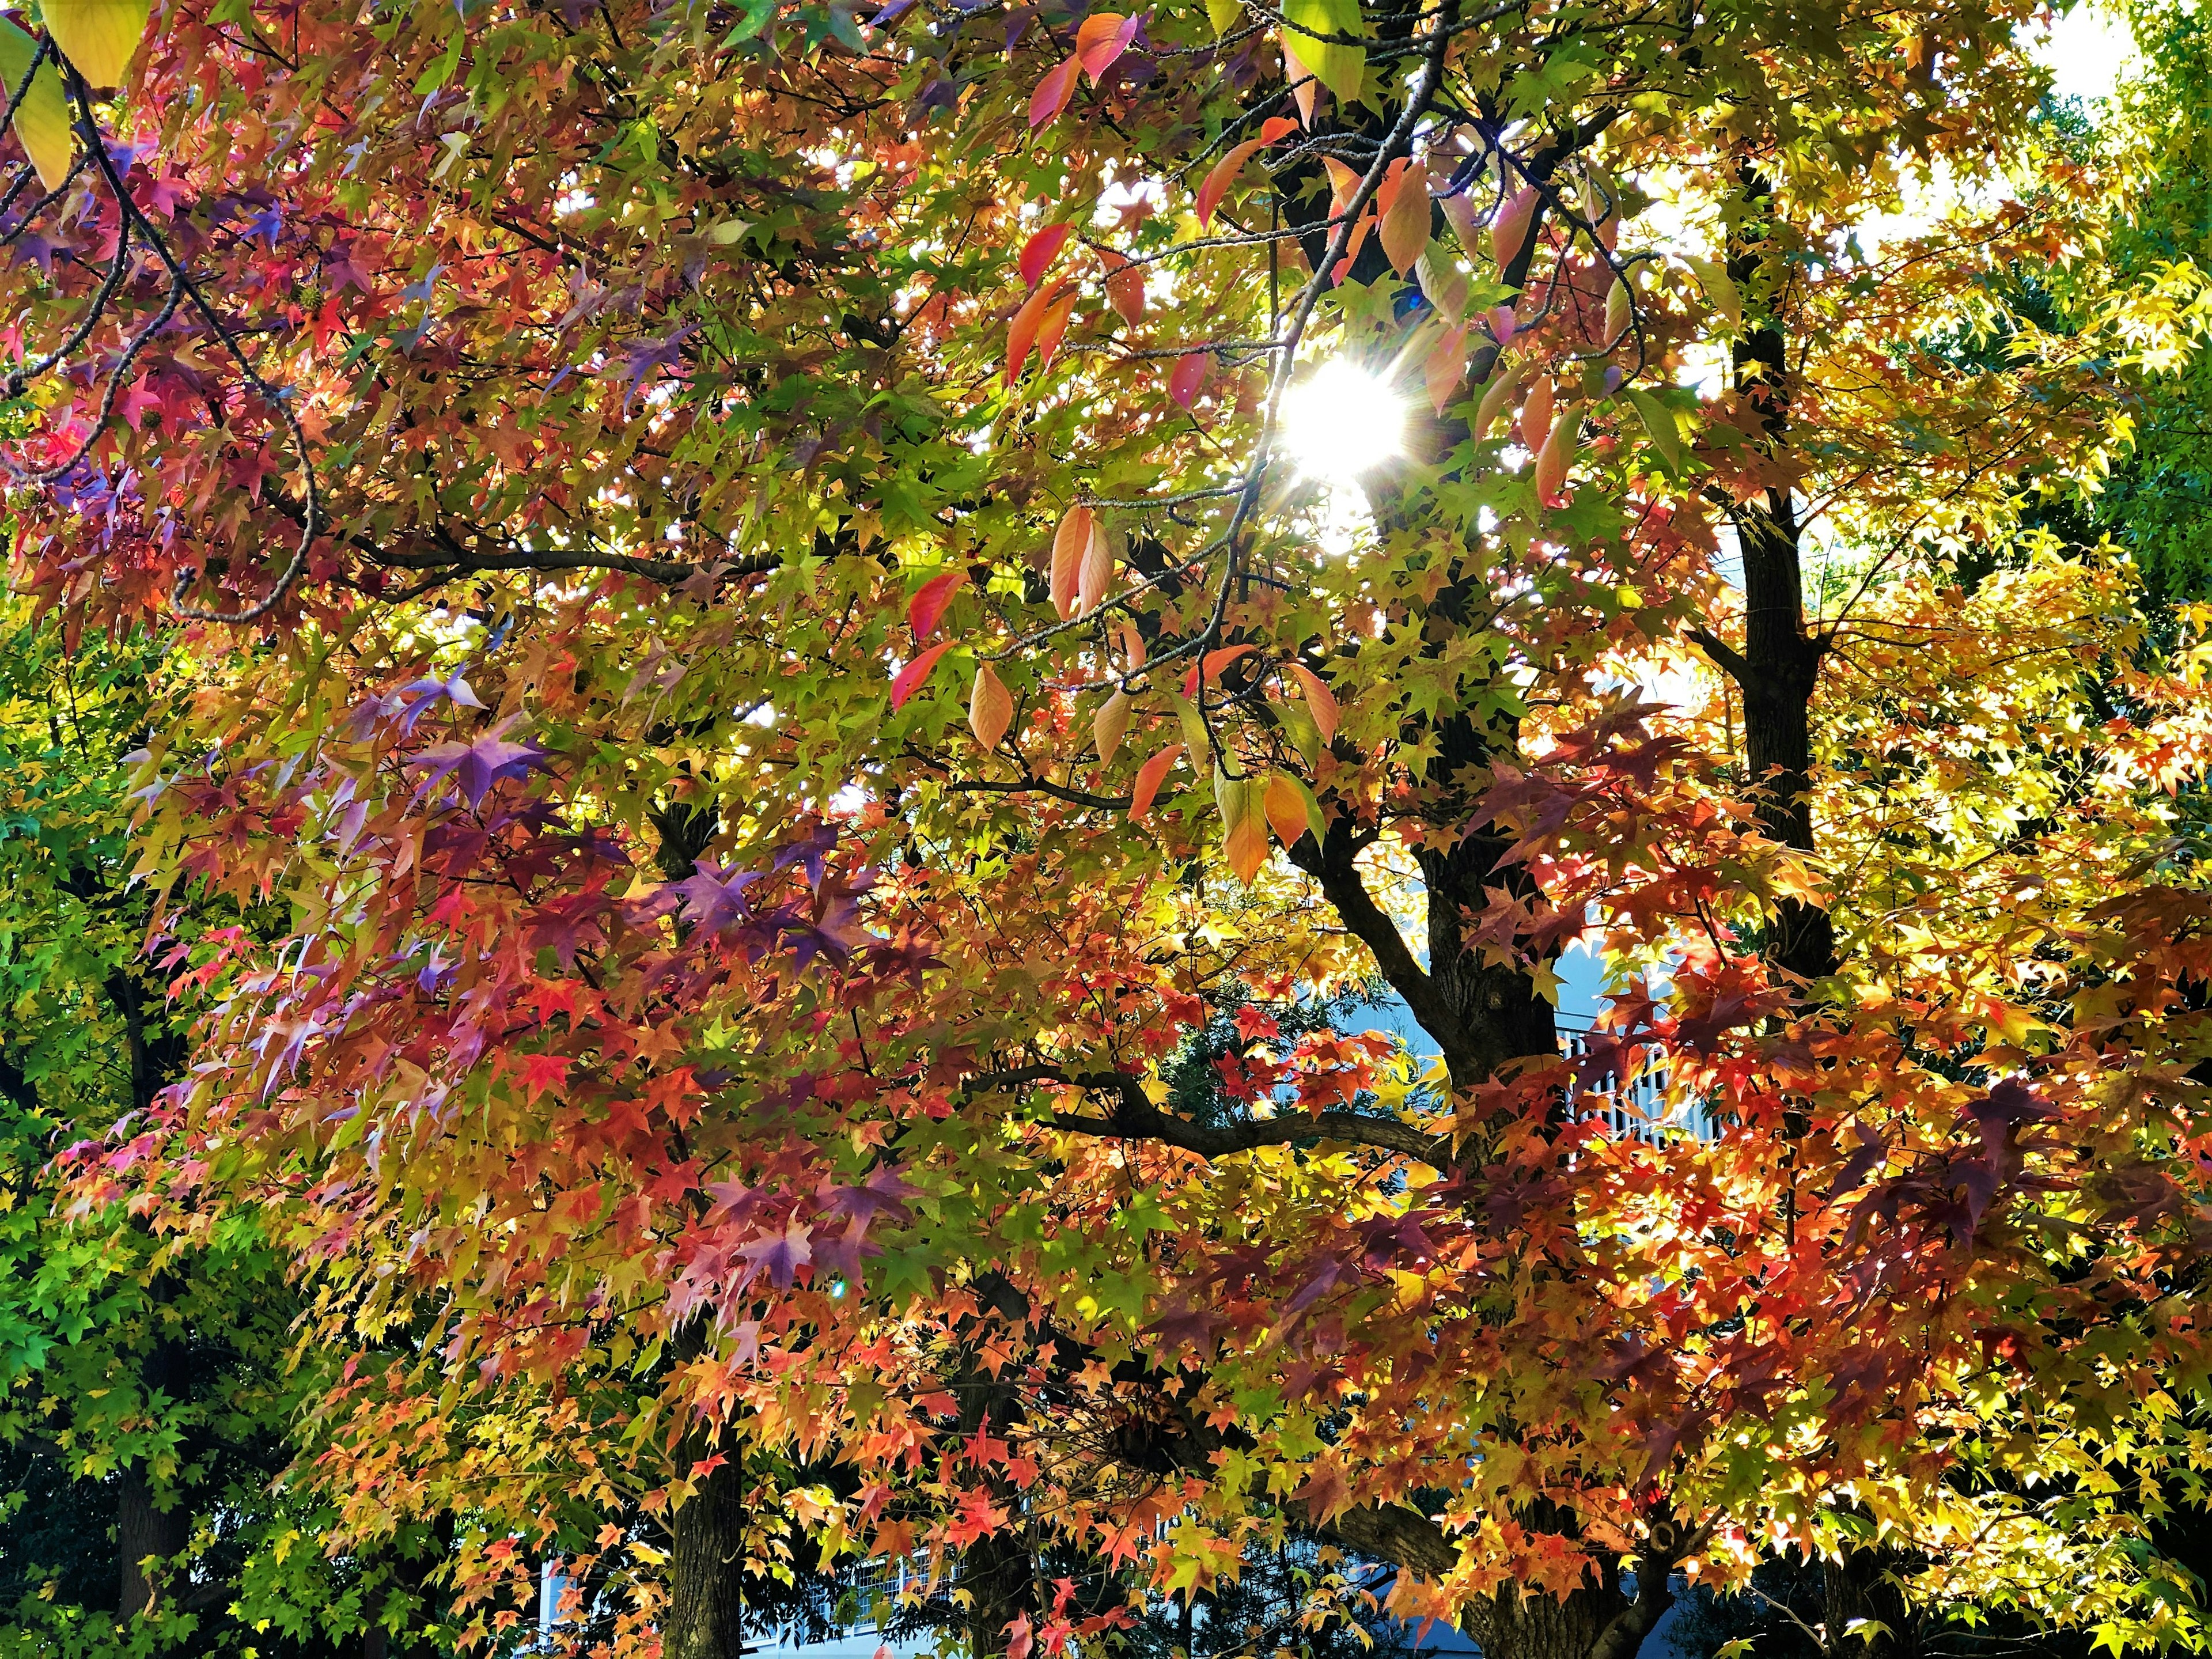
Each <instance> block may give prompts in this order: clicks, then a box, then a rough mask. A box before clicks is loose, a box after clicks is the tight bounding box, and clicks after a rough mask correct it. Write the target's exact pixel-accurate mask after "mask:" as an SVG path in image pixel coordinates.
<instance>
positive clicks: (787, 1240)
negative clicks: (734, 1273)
mask: <svg viewBox="0 0 2212 1659" xmlns="http://www.w3.org/2000/svg"><path fill="white" fill-rule="evenodd" d="M812 1237H813V1229H812V1228H811V1227H810V1226H808V1225H807V1224H806V1223H805V1222H803V1221H800V1220H799V1219H797V1218H793V1220H792V1221H791V1223H790V1225H787V1227H786V1228H785V1229H784V1230H783V1231H781V1232H780V1233H770V1234H769V1235H767V1236H766V1237H760V1238H756V1239H754V1240H752V1241H751V1242H750V1243H748V1244H746V1245H745V1246H744V1248H742V1249H739V1250H738V1255H741V1256H743V1257H744V1259H745V1260H746V1261H750V1262H751V1263H753V1264H754V1266H755V1267H758V1268H762V1269H764V1270H765V1271H766V1272H767V1273H768V1276H769V1283H770V1284H772V1285H775V1288H776V1289H778V1290H780V1291H787V1290H789V1289H790V1288H791V1285H792V1281H793V1279H795V1278H796V1277H797V1275H798V1272H799V1269H800V1268H801V1267H805V1266H807V1265H808V1264H809V1263H810V1262H811V1261H813V1260H814V1246H813V1243H811V1240H812Z"/></svg>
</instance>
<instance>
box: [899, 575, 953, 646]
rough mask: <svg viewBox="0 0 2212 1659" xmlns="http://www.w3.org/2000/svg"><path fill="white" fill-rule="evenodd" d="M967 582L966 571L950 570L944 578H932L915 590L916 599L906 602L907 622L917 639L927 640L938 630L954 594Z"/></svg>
mask: <svg viewBox="0 0 2212 1659" xmlns="http://www.w3.org/2000/svg"><path fill="white" fill-rule="evenodd" d="M966 580H968V573H967V572H966V571H964V570H948V571H946V572H945V574H943V575H942V576H932V577H931V578H930V579H929V580H927V581H926V582H924V583H923V584H922V585H921V586H920V587H917V588H916V589H915V591H914V597H913V598H912V599H908V601H907V602H906V620H907V626H908V627H909V628H911V629H914V636H915V639H917V640H921V639H927V637H928V636H929V635H931V634H932V633H933V632H934V631H935V630H936V628H937V622H938V618H939V617H942V616H943V615H944V614H945V606H946V605H950V604H951V602H952V596H953V594H955V593H956V592H958V591H959V590H960V586H961V584H962V583H963V582H965V581H966Z"/></svg>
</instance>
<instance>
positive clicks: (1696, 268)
mask: <svg viewBox="0 0 2212 1659" xmlns="http://www.w3.org/2000/svg"><path fill="white" fill-rule="evenodd" d="M1682 263H1683V264H1686V265H1687V266H1689V268H1690V269H1691V270H1692V272H1693V273H1695V275H1696V276H1697V279H1698V286H1699V288H1701V289H1705V303H1706V304H1707V305H1709V306H1711V307H1712V308H1713V309H1714V310H1715V311H1717V312H1719V313H1720V314H1721V315H1722V316H1723V317H1725V318H1727V319H1728V321H1729V327H1730V328H1741V326H1742V325H1743V295H1741V294H1740V293H1739V292H1737V290H1736V285H1735V278H1734V277H1732V276H1729V274H1728V267H1727V266H1726V265H1724V264H1722V263H1721V262H1720V261H1719V260H1717V259H1700V258H1698V257H1697V256H1696V255H1695V254H1690V253H1686V254H1684V255H1683V256H1682Z"/></svg>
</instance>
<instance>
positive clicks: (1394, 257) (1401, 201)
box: [1383, 161, 1429, 276]
mask: <svg viewBox="0 0 2212 1659" xmlns="http://www.w3.org/2000/svg"><path fill="white" fill-rule="evenodd" d="M1428 245H1429V169H1428V167H1427V166H1426V164H1425V163H1423V162H1420V161H1416V162H1414V163H1413V166H1411V167H1407V169H1406V171H1405V173H1404V174H1403V175H1402V176H1401V178H1400V179H1398V182H1397V189H1396V191H1395V192H1394V193H1393V194H1392V196H1391V197H1390V204H1389V207H1387V208H1385V209H1384V210H1383V256H1384V257H1385V258H1388V259H1389V261H1390V269H1391V270H1395V271H1396V272H1397V273H1398V274H1399V275H1400V276H1404V275H1406V273H1407V272H1408V271H1410V270H1413V262H1414V261H1415V260H1417V259H1419V258H1420V257H1421V250H1422V249H1423V248H1425V247H1426V246H1428Z"/></svg>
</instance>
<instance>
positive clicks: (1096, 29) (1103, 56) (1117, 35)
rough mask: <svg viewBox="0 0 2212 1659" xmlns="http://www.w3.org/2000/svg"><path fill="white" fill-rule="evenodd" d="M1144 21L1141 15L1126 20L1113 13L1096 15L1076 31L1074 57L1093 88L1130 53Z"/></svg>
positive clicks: (1091, 16)
mask: <svg viewBox="0 0 2212 1659" xmlns="http://www.w3.org/2000/svg"><path fill="white" fill-rule="evenodd" d="M1144 21H1145V20H1144V18H1143V17H1142V16H1137V17H1124V16H1122V15H1120V14H1119V13H1117V12H1110V11H1101V12H1093V13H1092V14H1091V15H1090V16H1088V17H1086V18H1085V19H1084V20H1083V27H1081V28H1079V29H1078V30H1076V32H1075V57H1076V61H1077V62H1079V63H1080V64H1082V65H1083V72H1084V73H1085V75H1087V76H1090V77H1091V85H1092V86H1094V87H1095V86H1097V84H1098V78H1099V76H1103V74H1105V73H1106V71H1107V70H1109V69H1112V68H1113V67H1114V65H1115V62H1116V61H1117V60H1118V59H1119V58H1121V54H1122V53H1123V52H1127V51H1128V49H1129V42H1131V41H1132V40H1135V39H1136V38H1137V31H1138V29H1139V28H1140V27H1143V25H1144Z"/></svg>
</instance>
